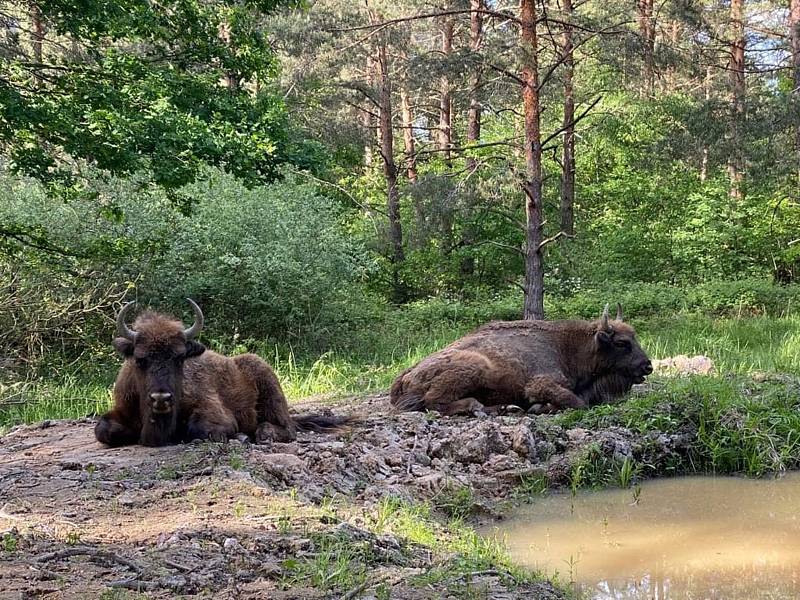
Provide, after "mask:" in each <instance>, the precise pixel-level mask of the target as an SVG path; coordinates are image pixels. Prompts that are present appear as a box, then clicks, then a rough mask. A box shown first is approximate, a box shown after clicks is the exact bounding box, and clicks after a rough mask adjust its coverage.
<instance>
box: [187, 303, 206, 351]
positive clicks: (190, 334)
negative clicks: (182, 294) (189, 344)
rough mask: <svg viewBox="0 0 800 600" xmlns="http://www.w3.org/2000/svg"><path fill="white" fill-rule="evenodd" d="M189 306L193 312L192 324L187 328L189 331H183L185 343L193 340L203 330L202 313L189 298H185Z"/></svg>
mask: <svg viewBox="0 0 800 600" xmlns="http://www.w3.org/2000/svg"><path fill="white" fill-rule="evenodd" d="M187 300H188V301H189V304H191V305H192V310H193V311H194V324H193V325H192V326H191V327H189V329H184V330H183V335H184V337H185V338H186V341H189V340H191V339H194V338H196V337H197V335H198V334H199V333H200V331H202V329H203V311H202V310H200V307H199V306H197V303H196V302H195V301H194V300H192V299H191V298H187Z"/></svg>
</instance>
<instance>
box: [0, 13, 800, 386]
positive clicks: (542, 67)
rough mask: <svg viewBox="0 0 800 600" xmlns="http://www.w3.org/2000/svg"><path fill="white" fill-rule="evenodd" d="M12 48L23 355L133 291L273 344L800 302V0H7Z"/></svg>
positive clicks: (20, 368)
mask: <svg viewBox="0 0 800 600" xmlns="http://www.w3.org/2000/svg"><path fill="white" fill-rule="evenodd" d="M0 60H1V61H2V63H0V64H1V67H2V71H0V179H1V180H2V184H0V361H2V362H1V363H0V367H2V368H3V369H4V370H5V374H6V375H7V376H9V375H10V377H7V378H6V379H7V380H8V379H11V380H15V379H16V380H26V379H28V378H30V377H31V373H39V374H41V373H42V372H43V371H44V372H45V373H48V374H50V375H52V374H53V373H55V372H58V373H62V374H63V373H72V372H74V371H76V370H79V369H85V368H91V367H92V366H95V365H97V364H103V363H104V361H105V362H107V361H108V360H109V358H110V357H111V351H110V346H109V345H108V341H109V340H110V336H111V331H112V327H113V316H114V313H115V310H116V309H117V308H118V307H119V306H120V303H121V302H123V301H125V300H130V299H137V300H139V301H140V302H142V303H143V304H149V305H152V306H155V307H158V308H160V309H165V310H166V309H171V310H174V311H176V312H177V313H178V314H181V311H183V310H185V301H184V300H183V299H184V298H185V297H187V296H190V297H192V298H194V299H195V300H196V301H198V302H199V303H200V305H201V306H202V307H203V310H204V311H205V312H206V314H207V333H206V335H208V336H212V337H213V339H214V341H213V343H215V344H217V346H218V347H220V348H223V349H227V350H234V351H235V350H236V349H237V348H240V347H245V346H250V347H251V348H252V345H253V343H252V340H258V343H259V344H261V346H259V347H260V348H262V349H263V348H272V349H273V351H274V352H275V358H276V360H278V357H279V355H280V356H286V354H285V353H284V352H283V350H281V349H287V348H290V349H291V355H290V357H291V360H295V358H294V356H295V353H296V354H297V355H298V356H299V357H300V359H299V360H305V359H306V358H308V360H314V359H316V358H318V357H319V356H320V355H321V354H323V353H325V352H340V353H349V354H351V355H360V356H362V357H364V356H366V357H370V356H375V355H378V354H380V353H383V355H385V356H387V357H389V358H388V359H387V360H391V359H394V358H396V353H398V352H399V353H402V352H404V351H406V349H407V348H408V346H409V340H411V339H414V338H421V337H425V338H426V339H430V340H434V339H435V335H434V334H435V333H436V332H438V331H440V328H442V329H441V330H444V329H447V327H449V326H450V325H452V324H453V323H456V322H457V323H464V324H474V323H476V322H480V321H482V320H488V319H491V318H520V317H522V316H524V317H526V318H541V317H543V316H547V317H548V318H555V317H562V316H573V317H579V316H583V317H592V316H595V315H597V314H599V312H600V310H601V309H602V305H603V304H604V303H605V302H614V301H622V302H623V304H624V305H625V307H626V312H627V314H629V315H632V316H634V317H637V316H638V317H643V316H648V315H664V314H667V313H671V312H674V311H680V310H683V311H700V312H703V311H705V312H713V313H726V314H741V313H743V312H746V313H748V314H750V313H754V312H755V313H770V314H777V313H781V314H783V313H787V312H792V311H793V309H794V308H795V307H794V306H793V304H792V303H793V302H794V303H795V304H796V301H797V297H798V284H797V282H798V279H799V278H800V205H799V204H798V194H800V191H799V190H800V0H789V4H787V2H785V1H781V2H777V1H772V0H768V1H764V2H756V1H753V0H747V1H746V2H745V0H664V2H660V3H656V2H654V0H638V2H633V1H628V0H622V1H621V0H606V1H603V2H600V1H598V0H581V1H575V0H521V1H520V2H519V3H518V4H517V3H504V2H494V1H491V0H469V1H467V0H441V1H440V2H436V3H434V2H425V1H406V0H397V1H395V2H383V1H379V0H368V1H366V2H363V3H352V2H343V1H341V0H320V1H317V2H278V1H272V0H264V1H249V0H241V1H238V2H231V1H227V0H225V1H223V0H218V1H217V0H180V1H177V0H176V1H173V0H165V1H163V2H159V3H153V2H147V1H145V0H121V1H119V2H105V1H104V0H81V1H77V0H73V1H68V0H64V1H62V0H55V1H49V0H41V1H34V2H3V3H2V4H0ZM450 329H452V327H450ZM448 331H449V329H448ZM444 337H447V336H444ZM431 343H433V342H431ZM275 348H278V350H275ZM112 374H113V373H112Z"/></svg>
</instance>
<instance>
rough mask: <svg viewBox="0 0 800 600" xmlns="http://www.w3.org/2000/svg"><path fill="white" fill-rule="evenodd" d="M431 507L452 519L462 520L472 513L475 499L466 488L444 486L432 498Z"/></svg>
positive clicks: (469, 489) (470, 490)
mask: <svg viewBox="0 0 800 600" xmlns="http://www.w3.org/2000/svg"><path fill="white" fill-rule="evenodd" d="M433 505H434V506H435V507H436V508H437V509H438V510H441V511H442V512H443V513H445V514H446V515H447V516H448V517H451V518H453V519H463V518H464V517H466V516H467V515H469V514H470V513H471V512H472V508H473V506H474V505H475V498H474V496H473V494H472V489H471V488H469V487H467V486H462V485H454V484H448V485H445V486H444V487H443V488H442V489H441V490H439V492H438V493H437V494H436V496H434V498H433Z"/></svg>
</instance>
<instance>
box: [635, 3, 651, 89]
mask: <svg viewBox="0 0 800 600" xmlns="http://www.w3.org/2000/svg"><path fill="white" fill-rule="evenodd" d="M637 6H638V15H637V21H638V22H639V35H640V36H641V38H642V52H643V54H644V93H645V95H647V96H650V95H651V94H652V93H653V88H654V85H655V77H656V65H655V46H656V27H655V22H654V20H653V0H638V5H637Z"/></svg>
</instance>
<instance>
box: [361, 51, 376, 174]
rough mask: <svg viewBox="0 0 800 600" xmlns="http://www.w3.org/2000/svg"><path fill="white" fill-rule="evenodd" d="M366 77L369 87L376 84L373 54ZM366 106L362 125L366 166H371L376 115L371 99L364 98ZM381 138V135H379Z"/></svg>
mask: <svg viewBox="0 0 800 600" xmlns="http://www.w3.org/2000/svg"><path fill="white" fill-rule="evenodd" d="M364 75H365V77H364V78H365V79H366V81H367V85H368V87H369V88H370V89H371V88H374V86H375V60H374V59H373V57H372V55H371V54H370V55H368V56H367V64H366V65H365V73H364ZM364 104H365V105H366V108H365V109H364V110H362V111H361V126H362V127H363V128H364V132H365V134H366V135H365V136H364V140H365V142H364V166H365V167H367V168H369V167H371V166H372V148H373V144H374V142H375V130H376V127H375V117H374V116H373V113H372V109H373V106H374V105H373V104H372V102H370V101H369V100H364ZM378 139H380V135H378Z"/></svg>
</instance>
